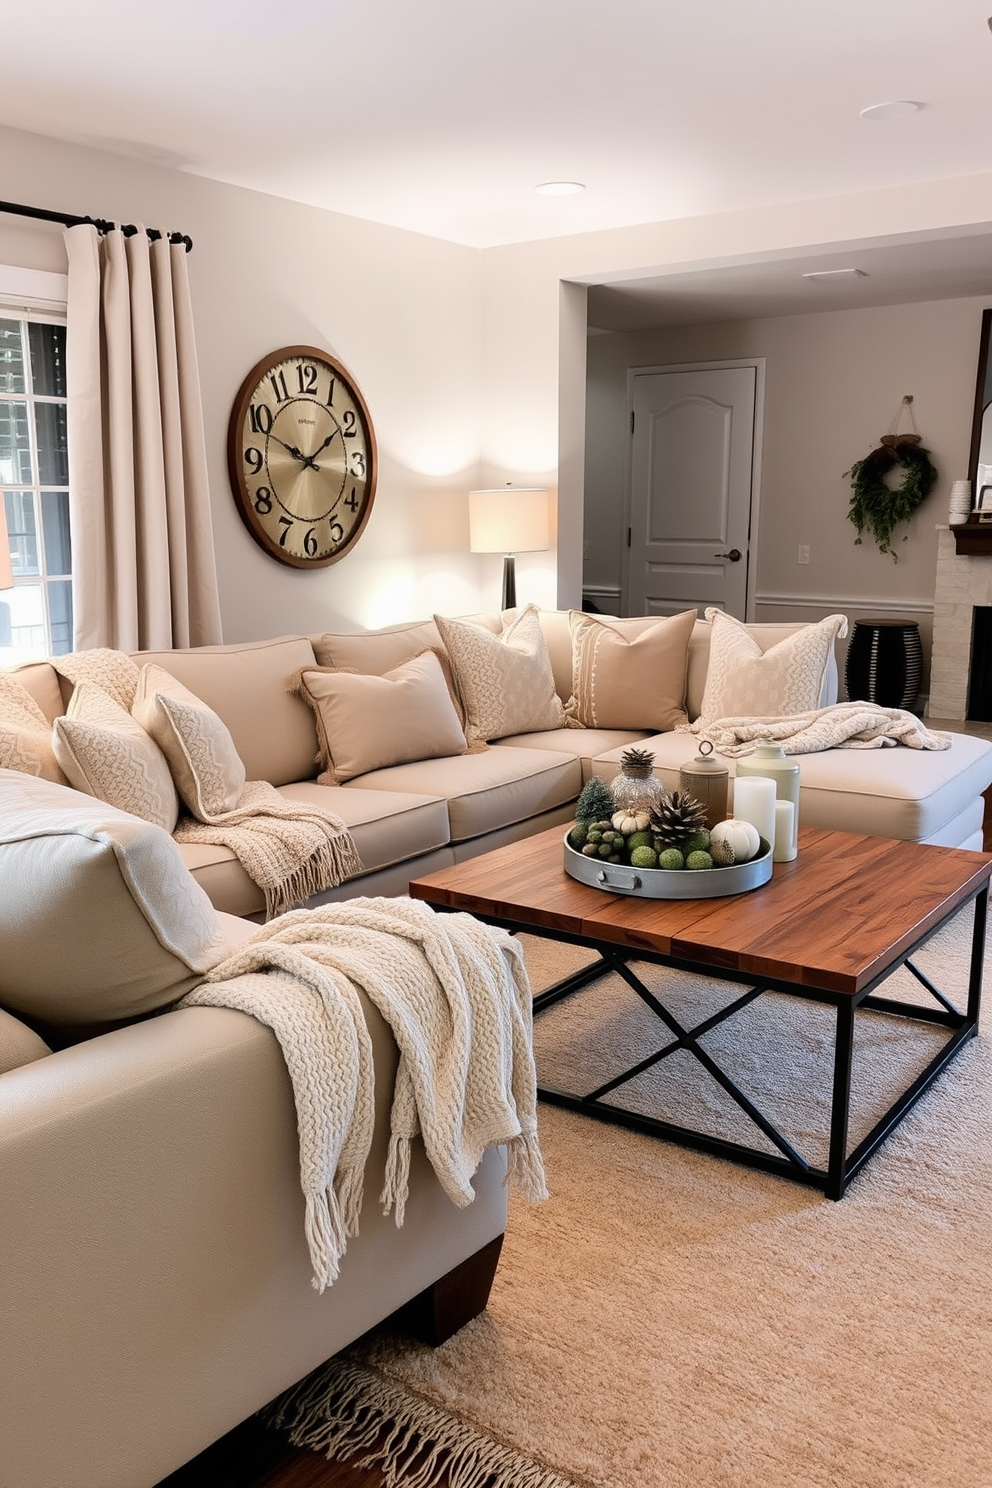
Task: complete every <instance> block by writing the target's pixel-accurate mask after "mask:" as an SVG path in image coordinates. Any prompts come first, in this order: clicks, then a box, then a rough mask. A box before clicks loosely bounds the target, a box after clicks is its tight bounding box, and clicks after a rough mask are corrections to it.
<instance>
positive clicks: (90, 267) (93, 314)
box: [65, 224, 222, 651]
mask: <svg viewBox="0 0 992 1488" xmlns="http://www.w3.org/2000/svg"><path fill="white" fill-rule="evenodd" d="M65 241H66V248H67V251H68V255H69V292H68V308H67V316H66V320H67V334H66V369H67V374H66V375H67V390H68V428H69V501H70V512H71V526H72V556H73V607H74V612H75V617H76V619H75V634H74V646H75V648H76V650H83V649H85V648H88V647H92V646H110V647H113V648H116V649H117V650H120V651H137V650H142V649H153V650H154V649H160V648H165V649H168V648H172V647H176V646H201V645H211V644H214V643H216V642H218V641H220V640H222V634H221V623H220V604H219V599H218V592H217V572H216V565H215V562H214V546H213V530H212V527H211V523H210V494H209V489H208V484H207V463H206V444H205V440H204V434H203V414H202V410H201V407H200V381H199V374H198V371H197V364H196V348H195V344H194V339H193V320H192V312H191V306H190V295H189V282H188V278H187V273H186V252H185V249H184V247H183V245H182V244H173V243H170V242H169V241H168V239H167V238H166V237H161V238H157V239H155V240H154V241H153V240H152V239H150V238H149V237H148V235H147V234H146V233H145V232H144V231H143V230H139V231H138V232H135V233H134V234H132V235H130V236H125V235H124V233H123V232H121V231H120V230H119V229H115V230H114V231H112V232H109V233H106V234H105V235H103V236H101V235H100V234H98V232H97V230H96V228H95V227H92V226H90V225H89V224H84V225H81V226H78V227H70V228H69V229H68V230H67V231H66V234H65Z"/></svg>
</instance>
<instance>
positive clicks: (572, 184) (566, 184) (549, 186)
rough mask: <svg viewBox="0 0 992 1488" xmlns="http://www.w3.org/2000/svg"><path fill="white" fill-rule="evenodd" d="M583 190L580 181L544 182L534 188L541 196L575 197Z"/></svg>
mask: <svg viewBox="0 0 992 1488" xmlns="http://www.w3.org/2000/svg"><path fill="white" fill-rule="evenodd" d="M585 189H586V188H585V187H584V186H583V184H582V182H581V181H544V182H542V184H541V185H540V186H535V187H534V190H535V191H539V192H540V193H541V195H542V196H575V194H576V193H577V192H579V191H585Z"/></svg>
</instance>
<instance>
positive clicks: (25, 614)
mask: <svg viewBox="0 0 992 1488" xmlns="http://www.w3.org/2000/svg"><path fill="white" fill-rule="evenodd" d="M4 610H6V611H7V614H6V616H5V615H4V613H3V612H4ZM8 621H9V626H10V628H9V632H8V628H7V626H8ZM8 634H9V640H6V639H5V637H6V636H7V635H8ZM47 654H48V647H47V645H46V642H45V607H44V604H43V602H42V595H41V585H40V584H18V585H17V587H16V588H14V589H5V590H4V591H3V594H2V595H0V666H16V664H17V663H18V662H21V661H32V660H37V659H38V658H39V657H42V656H45V655H47Z"/></svg>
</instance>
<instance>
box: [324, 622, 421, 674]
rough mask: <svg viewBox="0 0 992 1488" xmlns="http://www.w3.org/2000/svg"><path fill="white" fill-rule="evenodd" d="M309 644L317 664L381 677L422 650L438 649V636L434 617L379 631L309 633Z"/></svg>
mask: <svg viewBox="0 0 992 1488" xmlns="http://www.w3.org/2000/svg"><path fill="white" fill-rule="evenodd" d="M310 644H311V645H312V646H313V654H314V656H315V657H316V658H317V665H318V666H322V667H331V668H333V669H334V670H335V671H341V670H343V669H344V670H347V671H351V672H364V673H371V674H373V675H375V676H376V677H382V676H384V675H385V673H386V672H391V671H392V670H393V668H394V667H398V666H402V665H403V663H404V662H405V661H412V660H413V658H414V657H415V656H419V655H420V654H421V653H422V652H423V651H427V650H429V649H430V650H432V649H434V648H440V646H441V637H440V635H439V634H438V628H437V626H436V625H435V624H434V621H433V620H414V621H412V622H411V623H410V624H408V625H387V626H385V627H384V628H383V629H382V630H359V631H349V632H347V633H345V634H342V635H335V634H332V633H331V632H327V633H326V634H324V635H315V636H311V637H310Z"/></svg>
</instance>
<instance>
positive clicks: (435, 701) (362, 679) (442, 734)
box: [298, 651, 466, 784]
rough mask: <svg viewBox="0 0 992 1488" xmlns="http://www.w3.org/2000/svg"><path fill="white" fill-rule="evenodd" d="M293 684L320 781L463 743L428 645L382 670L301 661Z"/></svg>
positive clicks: (452, 750)
mask: <svg viewBox="0 0 992 1488" xmlns="http://www.w3.org/2000/svg"><path fill="white" fill-rule="evenodd" d="M298 686H299V690H300V695H301V696H302V697H303V698H304V699H305V701H306V702H307V703H309V705H310V707H311V708H312V709H313V712H314V718H315V720H316V724H317V737H318V739H319V740H320V761H321V765H322V767H323V771H324V773H323V774H322V775H321V776H320V780H321V783H327V782H328V781H329V782H330V783H333V784H341V783H342V782H343V781H345V780H351V779H352V778H353V777H354V776H355V775H364V774H365V773H366V772H367V771H369V770H379V769H382V768H383V767H384V766H386V765H402V764H405V763H406V762H407V761H408V760H417V759H436V758H437V757H438V756H440V755H448V754H461V753H462V752H463V751H464V749H465V747H466V744H465V734H464V732H463V731H462V726H461V724H460V723H459V721H458V715H457V713H456V712H455V706H454V703H453V702H452V700H451V694H450V692H449V691H448V684H447V682H446V681H445V678H444V674H443V672H442V670H441V663H440V661H439V659H438V657H437V655H436V654H435V652H433V651H423V652H421V653H420V655H418V656H414V657H412V658H411V659H410V660H409V661H405V662H402V663H401V664H400V665H399V666H398V667H394V668H393V669H392V670H391V671H388V672H384V673H383V674H382V676H370V675H364V676H363V675H362V674H360V673H358V672H336V671H328V670H327V669H326V668H320V669H318V670H306V669H304V670H303V671H302V672H301V673H300V675H299V681H298Z"/></svg>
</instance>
